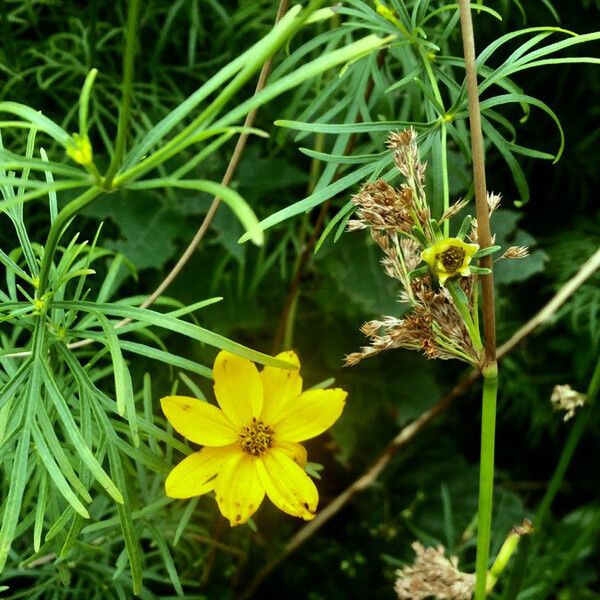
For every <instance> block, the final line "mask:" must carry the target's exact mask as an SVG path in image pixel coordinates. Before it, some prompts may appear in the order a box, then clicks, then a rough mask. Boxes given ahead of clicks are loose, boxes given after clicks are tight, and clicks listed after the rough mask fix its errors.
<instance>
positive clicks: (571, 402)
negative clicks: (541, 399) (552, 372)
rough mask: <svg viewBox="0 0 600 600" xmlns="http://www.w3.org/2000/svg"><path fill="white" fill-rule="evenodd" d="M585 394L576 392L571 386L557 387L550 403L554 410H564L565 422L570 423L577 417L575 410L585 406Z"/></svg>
mask: <svg viewBox="0 0 600 600" xmlns="http://www.w3.org/2000/svg"><path fill="white" fill-rule="evenodd" d="M586 400H587V398H586V396H585V394H581V393H580V392H576V391H575V390H574V389H573V388H572V387H571V386H570V385H557V386H555V387H554V390H553V391H552V396H550V401H551V402H552V406H553V407H554V410H564V411H565V417H564V420H565V421H568V420H569V419H571V418H572V417H573V416H574V415H575V410H576V409H577V408H579V407H581V406H584V405H585V402H586Z"/></svg>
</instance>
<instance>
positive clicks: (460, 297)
mask: <svg viewBox="0 0 600 600" xmlns="http://www.w3.org/2000/svg"><path fill="white" fill-rule="evenodd" d="M446 289H447V290H448V291H449V292H450V295H451V296H452V300H453V301H454V306H455V307H456V310H457V311H458V314H459V315H460V316H461V318H462V320H463V322H464V324H465V327H466V328H467V332H468V333H469V337H470V338H471V343H472V344H473V348H474V349H475V352H477V353H479V352H481V350H482V349H483V344H482V342H481V334H480V333H479V327H477V326H476V325H475V321H473V317H472V315H471V311H470V310H469V306H468V304H467V299H466V296H465V293H464V292H463V290H462V288H461V287H460V285H459V284H458V282H457V281H454V280H448V281H447V282H446Z"/></svg>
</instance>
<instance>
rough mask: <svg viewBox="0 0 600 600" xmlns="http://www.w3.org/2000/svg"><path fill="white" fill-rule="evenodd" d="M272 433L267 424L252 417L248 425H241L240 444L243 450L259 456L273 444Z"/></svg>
mask: <svg viewBox="0 0 600 600" xmlns="http://www.w3.org/2000/svg"><path fill="white" fill-rule="evenodd" d="M273 433H274V431H273V430H272V429H271V428H270V427H269V426H268V425H266V424H265V423H263V422H262V421H258V420H257V419H256V417H252V422H251V423H250V425H246V426H245V427H242V432H241V433H240V446H241V447H242V450H243V451H244V452H247V453H248V454H252V456H260V455H261V454H262V453H263V452H265V450H268V449H269V448H270V447H271V446H272V445H273Z"/></svg>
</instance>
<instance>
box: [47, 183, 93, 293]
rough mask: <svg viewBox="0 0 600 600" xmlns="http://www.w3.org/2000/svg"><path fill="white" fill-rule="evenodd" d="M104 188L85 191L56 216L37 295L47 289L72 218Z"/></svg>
mask: <svg viewBox="0 0 600 600" xmlns="http://www.w3.org/2000/svg"><path fill="white" fill-rule="evenodd" d="M103 191H104V190H102V189H99V188H96V187H93V188H90V189H89V190H87V191H85V192H83V194H81V195H80V196H78V197H77V198H76V199H75V200H73V201H72V202H70V203H69V204H67V206H65V207H64V208H63V209H62V210H61V211H60V212H59V213H58V215H57V216H56V219H55V220H54V223H52V227H51V228H50V233H49V234H48V239H47V240H46V244H45V246H44V255H43V257H42V264H41V267H40V283H39V287H38V293H37V297H38V298H41V297H42V296H43V295H44V294H45V293H46V291H47V287H48V277H49V275H50V268H51V267H52V261H53V259H54V254H55V252H56V247H57V246H58V242H59V241H60V237H61V235H62V233H63V231H64V229H65V227H66V225H67V223H68V222H69V220H70V219H71V218H73V217H74V216H75V215H76V214H77V213H78V212H80V211H81V210H82V209H83V208H84V207H86V206H87V205H88V204H90V202H92V201H94V200H95V199H96V198H97V197H98V196H99V195H100V194H102V193H103Z"/></svg>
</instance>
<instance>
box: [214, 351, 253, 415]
mask: <svg viewBox="0 0 600 600" xmlns="http://www.w3.org/2000/svg"><path fill="white" fill-rule="evenodd" d="M213 377H214V378H215V395H216V397H217V402H218V403H219V406H220V407H221V408H222V409H223V412H224V413H225V414H226V415H227V417H229V419H230V420H231V421H232V422H233V423H234V424H235V425H237V426H238V427H242V426H244V425H247V424H248V423H249V422H250V421H251V420H252V417H258V416H259V415H260V411H261V408H262V402H263V389H262V381H261V380H260V376H259V374H258V369H257V368H256V366H255V365H254V363H252V362H250V361H249V360H246V359H245V358H241V357H239V356H236V355H235V354H231V353H229V352H225V351H224V350H223V351H221V352H219V354H218V355H217V358H216V359H215V364H214V366H213Z"/></svg>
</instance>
